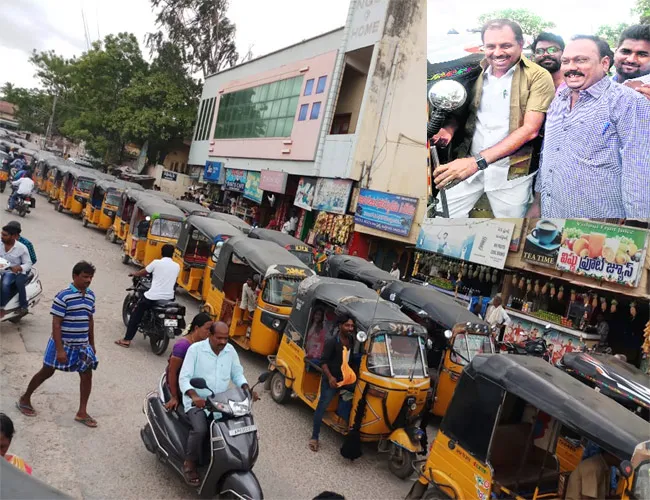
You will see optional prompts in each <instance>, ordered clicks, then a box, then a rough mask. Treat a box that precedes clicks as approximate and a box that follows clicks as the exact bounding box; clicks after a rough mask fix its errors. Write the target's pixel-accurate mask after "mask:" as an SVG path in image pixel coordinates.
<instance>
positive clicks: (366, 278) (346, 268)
mask: <svg viewBox="0 0 650 500" xmlns="http://www.w3.org/2000/svg"><path fill="white" fill-rule="evenodd" d="M327 269H328V276H329V277H331V278H341V277H342V276H345V275H347V276H349V278H348V279H351V280H355V281H361V282H362V283H365V284H366V285H367V286H369V287H370V288H372V289H375V290H377V289H379V288H381V287H382V286H384V285H386V284H388V283H392V282H393V281H397V278H395V276H392V275H391V274H390V273H389V272H387V271H384V270H383V269H379V268H378V267H377V266H376V265H374V264H373V263H372V262H368V261H367V260H365V259H362V258H361V257H356V256H354V255H332V256H331V257H330V258H329V259H328V261H327Z"/></svg>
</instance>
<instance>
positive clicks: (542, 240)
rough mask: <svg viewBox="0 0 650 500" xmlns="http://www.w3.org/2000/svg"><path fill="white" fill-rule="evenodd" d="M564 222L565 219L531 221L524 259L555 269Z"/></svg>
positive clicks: (527, 230) (527, 233) (527, 229)
mask: <svg viewBox="0 0 650 500" xmlns="http://www.w3.org/2000/svg"><path fill="white" fill-rule="evenodd" d="M564 222H565V221H564V219H529V220H528V227H527V228H526V237H525V240H524V250H523V253H522V259H523V260H525V261H527V262H530V263H531V264H536V265H538V266H544V267H552V268H554V269H555V266H556V263H557V257H558V254H559V253H560V246H561V244H562V230H563V229H564Z"/></svg>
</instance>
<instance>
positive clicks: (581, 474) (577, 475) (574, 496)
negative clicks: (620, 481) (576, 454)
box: [565, 442, 618, 500]
mask: <svg viewBox="0 0 650 500" xmlns="http://www.w3.org/2000/svg"><path fill="white" fill-rule="evenodd" d="M582 457H583V459H582V462H580V464H578V467H576V469H575V470H574V471H573V472H572V473H571V475H570V476H569V481H568V483H567V489H566V496H565V500H584V499H590V498H594V499H595V498H608V497H610V496H611V495H610V494H611V490H615V486H614V484H613V483H612V481H611V473H610V469H611V467H616V465H617V463H618V460H617V458H616V457H614V456H613V455H610V454H609V453H606V452H605V451H604V450H603V449H601V448H600V447H599V446H598V445H596V444H595V443H592V442H588V443H587V446H586V447H585V451H584V454H583V455H582Z"/></svg>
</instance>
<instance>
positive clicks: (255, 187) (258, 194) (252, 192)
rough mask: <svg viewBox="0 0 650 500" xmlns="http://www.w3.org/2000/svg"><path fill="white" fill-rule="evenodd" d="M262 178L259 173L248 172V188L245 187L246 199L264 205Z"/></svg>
mask: <svg viewBox="0 0 650 500" xmlns="http://www.w3.org/2000/svg"><path fill="white" fill-rule="evenodd" d="M261 177H262V176H261V175H260V173H259V172H248V175H247V176H246V186H245V187H244V198H248V199H249V200H253V201H254V202H255V203H262V196H263V195H264V191H263V190H262V189H260V179H261Z"/></svg>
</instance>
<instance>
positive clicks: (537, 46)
mask: <svg viewBox="0 0 650 500" xmlns="http://www.w3.org/2000/svg"><path fill="white" fill-rule="evenodd" d="M530 48H531V50H532V51H533V60H534V61H535V62H536V63H537V64H539V65H540V66H541V67H542V68H544V69H545V70H547V71H548V72H549V73H550V74H551V76H552V77H553V84H554V85H555V88H556V89H557V88H558V87H559V86H560V85H561V84H562V83H564V77H563V76H562V72H561V71H560V66H562V62H561V59H562V53H563V52H564V40H562V37H561V36H558V35H554V34H553V33H548V32H546V31H542V32H541V33H540V34H539V35H537V38H535V41H534V42H533V44H532V45H531V46H530Z"/></svg>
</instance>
